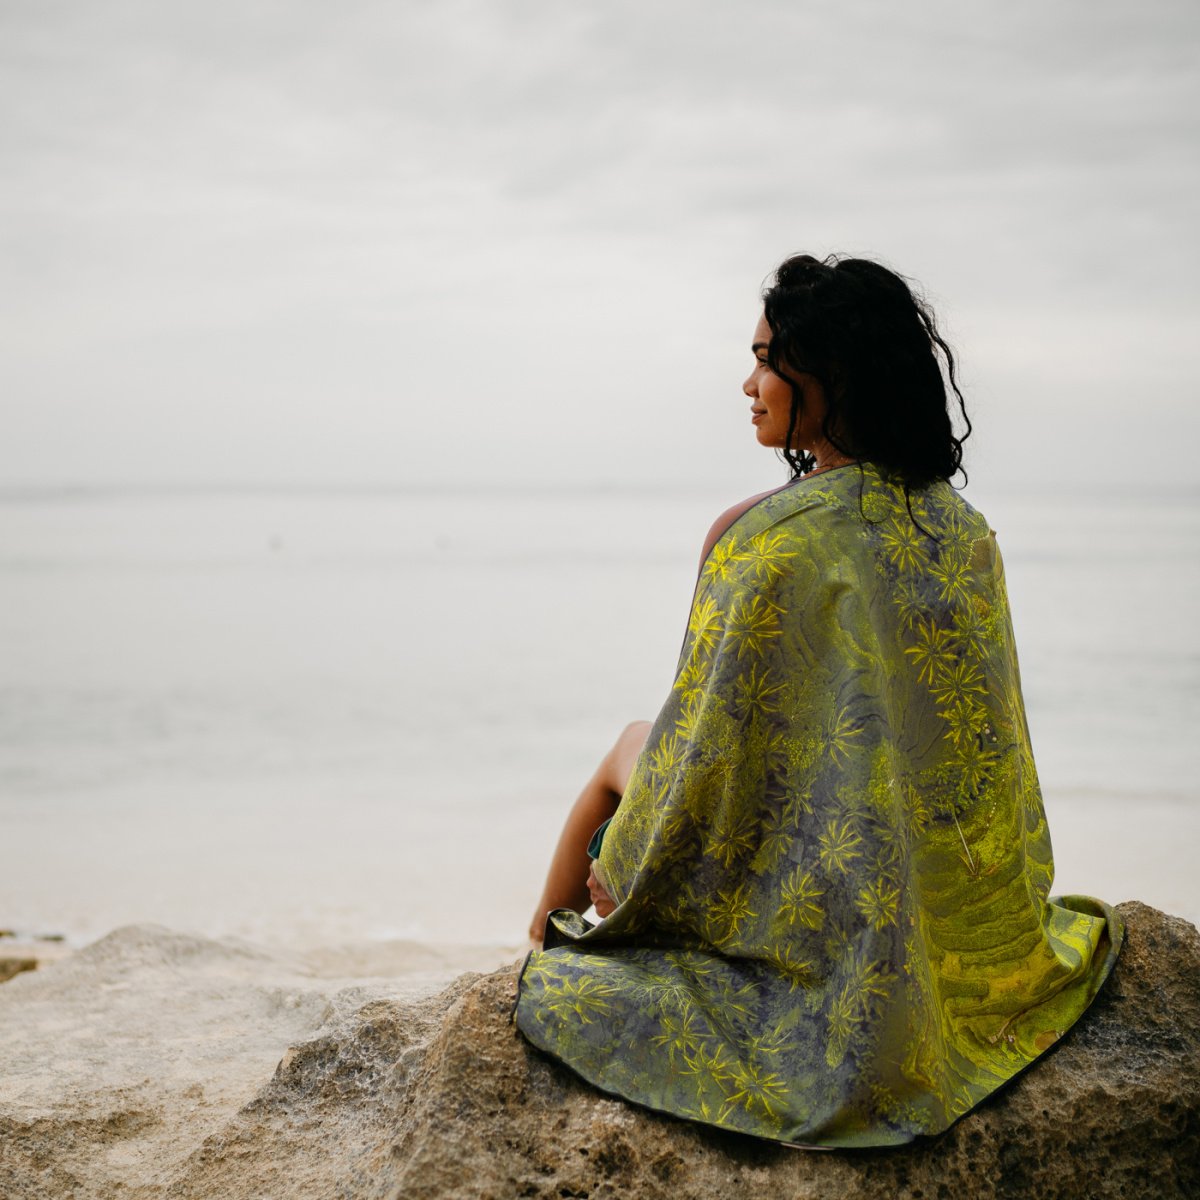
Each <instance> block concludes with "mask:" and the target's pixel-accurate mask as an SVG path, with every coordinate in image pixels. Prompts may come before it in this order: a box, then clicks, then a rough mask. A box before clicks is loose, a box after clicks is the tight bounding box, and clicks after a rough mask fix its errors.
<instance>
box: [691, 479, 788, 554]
mask: <svg viewBox="0 0 1200 1200" xmlns="http://www.w3.org/2000/svg"><path fill="white" fill-rule="evenodd" d="M785 487H787V484H786V483H781V484H780V485H779V487H773V488H767V490H766V491H765V492H757V493H756V494H755V495H753V496H749V497H747V498H746V499H745V500H739V501H738V502H737V503H736V504H731V505H730V506H729V507H728V508H727V509H726V510H725V511H724V512H723V513H722V514H721V515H720V516H719V517H718V518H717V519H716V520H715V521H714V522H713V523H712V528H711V529H710V530H709V531H708V536H707V537H706V538H705V539H704V549H703V550H701V551H700V565H701V566H703V565H704V560H705V559H706V558H708V552H709V551H710V550H711V549H712V548H713V546H714V545H716V542H717V539H718V538H719V537H720V536H721V534H723V533H724V532H725V530H727V529H728V528H729V527H730V525H732V524H733V523H734V521H736V520H737V519H738V517H740V516H741V515H742V513H744V512H745V511H746V509H748V508H753V507H754V505H756V504H757V503H758V502H759V501H760V500H762V499H765V498H766V497H767V496H769V495H770V494H771V493H772V492H777V491H779V490H780V488H785Z"/></svg>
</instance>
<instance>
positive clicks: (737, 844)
mask: <svg viewBox="0 0 1200 1200" xmlns="http://www.w3.org/2000/svg"><path fill="white" fill-rule="evenodd" d="M757 827H758V822H757V821H756V820H755V817H754V814H753V813H742V814H741V816H739V817H733V816H730V817H729V818H728V819H727V820H724V821H721V822H720V823H719V824H717V825H716V826H715V827H714V828H713V830H712V832H711V833H710V834H709V836H708V837H707V838H706V839H705V843H704V853H705V854H706V855H709V856H710V857H712V858H717V859H719V860H720V861H721V862H722V863H724V865H725V866H726V867H731V866H733V864H734V862H735V861H736V859H737V858H738V857H739V856H740V855H742V854H745V853H746V852H747V851H749V850H753V849H754V844H755V836H754V835H755V833H756V832H757Z"/></svg>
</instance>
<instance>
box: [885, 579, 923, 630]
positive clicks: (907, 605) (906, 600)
mask: <svg viewBox="0 0 1200 1200" xmlns="http://www.w3.org/2000/svg"><path fill="white" fill-rule="evenodd" d="M892 603H893V604H894V605H895V606H896V607H897V609H899V616H900V622H901V624H903V626H904V627H905V629H912V627H913V626H914V625H915V624H916V623H917V620H918V619H919V618H920V616H921V614H922V613H923V612H924V611H925V609H926V604H925V598H924V597H923V596H922V595H921V589H920V588H919V587H917V585H916V583H914V582H913V581H912V580H911V579H900V580H899V581H898V582H897V585H896V591H895V593H894V594H893V596H892Z"/></svg>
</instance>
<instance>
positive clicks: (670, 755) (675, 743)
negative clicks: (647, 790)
mask: <svg viewBox="0 0 1200 1200" xmlns="http://www.w3.org/2000/svg"><path fill="white" fill-rule="evenodd" d="M684 745H685V743H684V742H682V741H681V740H680V737H679V734H677V733H672V734H665V733H664V734H663V736H662V738H661V740H660V741H659V743H658V745H657V746H656V747H655V748H654V749H653V750H652V751H651V752H650V757H649V759H647V765H648V766H649V768H650V773H651V774H652V775H657V776H663V775H669V774H670V773H671V772H673V771H675V770H676V769H677V768H678V767H679V766H680V765H681V764H682V762H683V751H684Z"/></svg>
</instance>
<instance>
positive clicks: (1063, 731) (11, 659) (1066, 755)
mask: <svg viewBox="0 0 1200 1200" xmlns="http://www.w3.org/2000/svg"><path fill="white" fill-rule="evenodd" d="M778 482H781V480H775V481H771V480H766V481H765V482H764V483H763V484H762V486H763V487H764V488H765V487H771V486H774V485H775V484H777V483H778ZM964 495H965V496H966V497H967V498H968V499H969V500H970V501H971V502H972V503H973V504H975V505H976V507H978V508H980V509H981V510H982V511H983V512H984V513H985V514H986V515H987V517H988V519H989V521H990V523H991V525H992V526H993V528H995V529H996V531H997V536H998V540H999V543H1000V546H1001V550H1002V553H1003V555H1004V560H1005V567H1006V571H1007V575H1008V586H1009V594H1010V599H1011V602H1012V608H1013V618H1014V625H1015V628H1016V634H1017V643H1018V649H1019V654H1020V662H1021V674H1022V682H1023V686H1024V691H1025V698H1026V704H1027V713H1028V718H1029V724H1030V729H1031V733H1032V737H1033V747H1034V753H1035V757H1036V760H1037V764H1038V770H1039V774H1040V777H1041V781H1042V787H1043V792H1044V795H1045V801H1046V808H1047V814H1048V818H1049V822H1050V829H1051V834H1052V837H1053V842H1054V848H1055V859H1056V866H1057V879H1056V887H1055V890H1056V891H1057V892H1063V893H1066V892H1084V893H1088V894H1091V895H1095V896H1100V897H1102V898H1104V899H1106V900H1109V901H1112V902H1114V903H1115V902H1117V901H1121V900H1125V899H1135V898H1136V899H1141V900H1145V901H1147V902H1148V903H1151V904H1154V905H1155V906H1157V907H1160V908H1164V909H1167V910H1168V911H1171V912H1175V913H1178V914H1181V915H1183V916H1186V917H1188V918H1189V919H1191V920H1193V921H1196V920H1200V882H1198V875H1200V873H1198V872H1197V871H1196V869H1195V867H1194V862H1193V860H1194V856H1195V848H1196V846H1197V845H1200V802H1198V801H1200V789H1198V787H1197V783H1196V780H1197V766H1198V760H1197V750H1196V746H1197V736H1196V730H1197V727H1198V726H1200V633H1198V632H1197V619H1196V613H1197V610H1198V604H1197V601H1198V600H1200V586H1198V584H1200V492H1196V491H1188V490H1178V491H1171V490H1166V489H1164V490H1156V489H1154V488H1153V487H1147V486H1144V485H1136V486H1135V485H1133V484H1130V483H1128V482H1124V481H1120V480H1119V481H1117V483H1116V484H1115V485H1108V486H1106V487H1104V488H1096V489H1095V490H1091V491H1088V492H1086V493H1084V492H1078V491H1076V492H1066V491H1062V492H1053V491H1046V492H1044V493H1034V492H1031V491H1028V490H1019V489H1015V488H1012V489H1009V490H1003V489H997V490H995V491H993V492H991V493H988V494H986V495H980V496H976V495H975V494H974V492H973V490H972V489H971V488H970V487H968V489H967V490H966V491H965V492H964ZM738 498H739V497H738V496H735V495H729V494H727V492H725V491H723V490H722V489H721V487H720V485H719V483H714V484H712V485H708V486H703V487H700V486H697V487H691V488H685V489H667V488H662V489H655V488H643V489H621V488H613V489H554V488H540V487H534V486H530V487H526V488H522V487H508V486H494V487H493V486H487V485H480V484H472V485H468V486H457V487H447V488H444V489H434V488H428V489H423V488H412V489H403V488H397V489H394V490H389V489H379V490H371V489H354V488H346V489H337V488H310V489H304V488H284V489H258V490H256V489H221V488H195V489H170V488H164V489H154V488H141V489H139V488H126V489H122V488H91V489H89V488H62V489H24V490H21V489H9V490H7V491H5V492H2V493H0V853H2V854H3V864H4V869H3V872H2V874H0V927H3V928H10V929H15V930H17V931H18V932H21V933H25V934H37V933H45V932H53V933H60V934H62V935H64V937H65V938H66V939H67V941H68V942H69V943H71V944H73V945H82V944H84V943H86V942H88V941H91V940H93V939H94V938H96V937H99V936H101V935H102V934H104V933H106V932H108V931H109V930H111V929H112V928H114V927H116V926H118V925H121V924H125V923H128V922H132V921H156V922H160V923H162V924H165V925H168V926H171V927H172V928H177V929H184V930H190V931H193V932H197V933H201V934H206V935H210V936H222V935H228V934H233V935H237V936H241V937H245V938H249V939H254V940H259V941H264V942H273V943H313V942H318V943H330V944H332V943H337V942H341V941H345V940H347V939H349V940H374V939H392V938H408V939H415V940H418V941H422V942H433V943H456V944H457V943H475V944H479V943H488V944H492V943H494V944H501V945H516V944H518V943H520V942H521V941H522V940H523V938H524V936H525V930H526V927H527V924H528V921H529V916H530V913H531V912H532V909H533V905H534V903H535V902H536V900H537V898H538V894H539V892H540V889H541V883H542V877H543V874H544V871H545V867H546V863H547V861H548V858H549V854H550V852H551V850H552V848H553V845H554V843H555V841H556V839H557V836H558V832H559V828H560V825H561V821H562V819H563V817H564V816H565V813H566V810H567V808H568V807H569V805H570V804H571V802H572V801H573V800H574V798H575V796H576V795H577V794H578V791H579V789H580V788H581V787H582V786H583V784H584V782H585V781H586V780H587V778H588V777H589V776H590V775H591V773H592V771H593V770H594V768H595V766H596V764H597V762H598V761H599V759H600V757H601V755H602V754H603V753H604V751H605V750H606V749H607V748H608V746H609V745H610V744H611V743H612V741H613V739H614V738H615V737H616V735H617V733H618V732H619V731H620V729H621V728H622V727H623V726H624V725H625V724H626V723H627V722H628V721H630V720H633V719H635V718H647V719H652V718H653V717H654V715H655V714H656V713H657V711H658V709H659V707H660V706H661V704H662V702H663V701H664V700H665V698H666V696H667V694H668V692H669V690H670V686H671V682H672V678H673V673H674V667H675V662H676V658H677V656H678V652H679V647H680V644H681V642H682V639H683V633H684V627H685V623H686V617H687V610H688V605H689V602H690V599H691V595H692V589H693V586H694V582H695V576H696V570H697V566H698V561H699V553H700V548H701V544H702V542H703V539H704V535H705V533H706V532H707V530H708V527H709V525H710V524H711V523H712V521H713V520H714V518H715V517H716V515H717V514H718V513H720V512H721V511H723V510H724V509H725V508H726V507H727V506H728V505H729V504H731V503H733V502H734V501H735V500H737V499H738Z"/></svg>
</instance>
